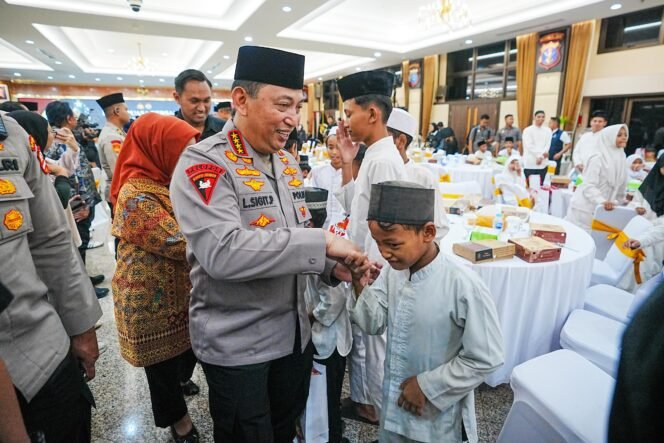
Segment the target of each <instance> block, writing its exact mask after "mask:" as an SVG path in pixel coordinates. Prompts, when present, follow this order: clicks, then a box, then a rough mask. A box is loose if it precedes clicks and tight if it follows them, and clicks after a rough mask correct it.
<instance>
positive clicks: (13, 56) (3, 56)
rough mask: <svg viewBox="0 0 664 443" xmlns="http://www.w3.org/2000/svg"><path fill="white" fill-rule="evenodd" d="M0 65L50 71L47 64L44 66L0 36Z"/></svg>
mask: <svg viewBox="0 0 664 443" xmlns="http://www.w3.org/2000/svg"><path fill="white" fill-rule="evenodd" d="M0 67H3V68H11V69H34V70H40V71H52V70H53V69H51V68H50V67H49V66H46V65H45V64H43V63H42V62H40V61H39V60H37V59H36V58H34V57H31V56H30V55H28V54H26V53H25V52H23V51H21V50H20V49H18V48H17V47H15V46H13V45H11V44H10V43H9V42H7V41H5V40H3V39H1V38H0Z"/></svg>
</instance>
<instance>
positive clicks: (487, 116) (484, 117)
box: [480, 114, 491, 120]
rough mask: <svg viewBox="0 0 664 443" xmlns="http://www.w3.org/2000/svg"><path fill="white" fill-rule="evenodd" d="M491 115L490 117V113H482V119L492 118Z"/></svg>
mask: <svg viewBox="0 0 664 443" xmlns="http://www.w3.org/2000/svg"><path fill="white" fill-rule="evenodd" d="M490 119H491V117H489V114H482V115H480V120H490Z"/></svg>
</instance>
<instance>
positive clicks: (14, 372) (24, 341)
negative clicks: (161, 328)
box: [0, 114, 102, 401]
mask: <svg viewBox="0 0 664 443" xmlns="http://www.w3.org/2000/svg"><path fill="white" fill-rule="evenodd" d="M2 119H3V121H4V123H5V126H6V127H7V131H8V133H9V137H8V138H7V139H6V140H2V141H0V279H2V283H3V284H4V285H5V286H6V287H7V289H8V290H9V291H10V292H11V293H12V294H13V295H14V301H13V302H12V303H11V304H10V305H9V307H8V308H7V309H6V310H5V311H4V312H3V313H2V314H0V358H2V360H4V362H5V364H6V365H7V368H8V370H9V374H10V376H11V378H12V382H13V383H14V385H15V386H16V387H17V388H18V389H19V390H20V391H21V393H22V394H23V395H24V396H25V398H26V399H27V400H28V401H30V400H31V399H32V398H33V397H34V396H35V394H37V392H38V391H39V389H41V387H42V386H43V385H44V384H45V383H46V382H47V381H48V379H49V378H50V377H51V375H52V374H53V371H55V369H56V368H57V366H58V365H59V364H60V362H61V361H62V360H63V359H64V358H65V356H66V355H67V353H68V352H69V337H70V336H73V335H78V334H81V333H83V332H85V331H87V330H88V329H90V328H92V327H93V326H94V324H95V323H96V322H97V320H99V318H100V317H101V314H102V312H101V308H100V306H99V302H98V301H97V298H96V297H95V293H94V289H93V288H92V284H91V283H90V278H89V277H88V275H87V272H86V271H85V268H84V265H83V262H82V261H81V257H80V255H79V253H78V251H77V250H76V247H75V246H74V242H73V241H72V237H71V232H70V230H69V225H68V223H67V220H66V218H65V212H64V211H63V210H62V205H61V204H60V200H58V196H57V194H56V192H55V188H54V187H53V184H52V183H51V180H50V179H49V177H48V175H47V174H45V173H43V172H42V170H41V169H40V167H39V160H38V158H37V153H36V152H33V151H31V150H30V144H29V142H28V135H27V133H26V132H25V131H24V130H23V129H22V128H21V127H20V126H19V125H18V123H16V121H15V120H13V119H11V118H10V117H8V116H7V115H6V114H4V115H3V116H2Z"/></svg>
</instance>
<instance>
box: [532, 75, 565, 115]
mask: <svg viewBox="0 0 664 443" xmlns="http://www.w3.org/2000/svg"><path fill="white" fill-rule="evenodd" d="M560 75H561V73H560V72H547V73H543V74H538V75H537V85H536V86H535V102H534V104H533V112H535V111H538V110H542V111H544V112H545V113H546V116H547V117H553V116H557V115H558V95H559V92H560Z"/></svg>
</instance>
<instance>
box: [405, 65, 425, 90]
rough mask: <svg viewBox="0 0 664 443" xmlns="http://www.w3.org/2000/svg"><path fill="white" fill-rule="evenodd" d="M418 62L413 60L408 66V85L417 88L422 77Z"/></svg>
mask: <svg viewBox="0 0 664 443" xmlns="http://www.w3.org/2000/svg"><path fill="white" fill-rule="evenodd" d="M421 72H422V67H421V66H420V62H413V63H411V64H410V65H409V66H408V87H409V88H419V87H420V83H421V79H422V75H421Z"/></svg>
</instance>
